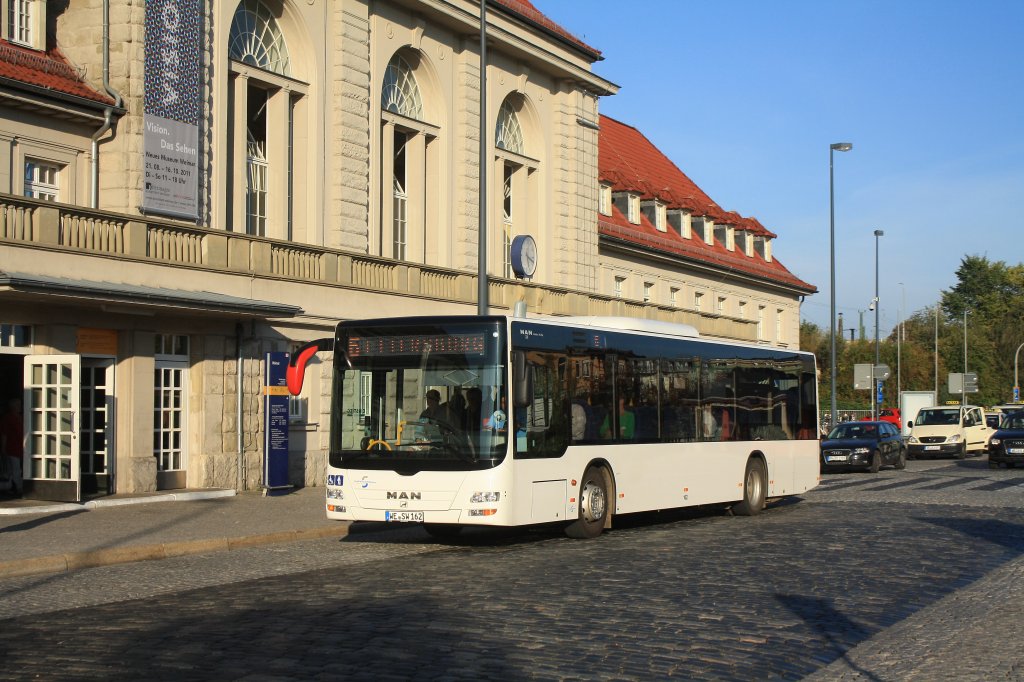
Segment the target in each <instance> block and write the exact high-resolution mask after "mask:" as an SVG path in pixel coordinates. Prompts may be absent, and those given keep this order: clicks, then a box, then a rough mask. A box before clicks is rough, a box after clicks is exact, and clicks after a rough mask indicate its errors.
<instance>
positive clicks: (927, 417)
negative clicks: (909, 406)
mask: <svg viewBox="0 0 1024 682" xmlns="http://www.w3.org/2000/svg"><path fill="white" fill-rule="evenodd" d="M914 423H915V424H917V425H918V426H951V425H956V424H959V423H960V410H958V409H953V410H921V411H920V412H918V413H917V421H915V422H914Z"/></svg>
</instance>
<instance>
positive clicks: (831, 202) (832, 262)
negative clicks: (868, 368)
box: [828, 145, 838, 426]
mask: <svg viewBox="0 0 1024 682" xmlns="http://www.w3.org/2000/svg"><path fill="white" fill-rule="evenodd" d="M835 148H836V147H835V145H830V146H829V148H828V212H829V218H828V238H829V241H828V244H829V278H830V281H829V296H830V297H831V298H830V301H831V305H830V307H829V318H828V337H829V343H830V345H831V352H830V353H829V367H830V374H829V377H830V384H829V385H830V388H831V392H832V403H831V411H830V412H829V413H828V414H829V420H830V422H831V425H832V426H835V425H836V424H837V423H838V422H837V421H836V194H835V181H834V176H833V172H832V157H833V156H834V155H835Z"/></svg>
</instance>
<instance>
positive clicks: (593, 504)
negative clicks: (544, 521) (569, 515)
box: [565, 467, 608, 538]
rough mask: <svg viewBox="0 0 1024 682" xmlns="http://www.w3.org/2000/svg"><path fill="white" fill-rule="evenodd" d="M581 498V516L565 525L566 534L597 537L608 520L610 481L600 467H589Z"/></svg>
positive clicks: (584, 475) (574, 536) (584, 479)
mask: <svg viewBox="0 0 1024 682" xmlns="http://www.w3.org/2000/svg"><path fill="white" fill-rule="evenodd" d="M579 500H580V514H579V518H577V519H576V520H575V521H573V522H572V523H570V524H569V525H568V526H566V527H565V534H566V535H568V536H569V537H571V538H596V537H597V536H598V535H600V534H601V531H603V530H604V527H605V523H606V522H607V520H608V483H607V481H605V478H604V472H603V471H602V470H601V469H600V468H599V467H587V470H586V472H585V473H584V474H583V481H582V482H581V484H580V498H579Z"/></svg>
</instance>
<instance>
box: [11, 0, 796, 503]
mask: <svg viewBox="0 0 1024 682" xmlns="http://www.w3.org/2000/svg"><path fill="white" fill-rule="evenodd" d="M0 3H2V5H3V6H2V7H0V10H2V11H0V17H2V24H0V30H2V33H0V36H2V37H0V102H2V106H0V394H2V396H0V397H3V398H5V399H6V398H10V397H18V396H23V397H24V399H25V403H26V415H27V418H26V419H27V421H26V425H27V427H28V428H27V431H28V433H27V442H29V443H30V445H31V446H32V454H27V455H26V460H25V465H26V475H27V480H26V486H25V494H26V495H29V496H33V497H39V498H45V499H68V500H73V499H81V498H82V497H83V496H89V495H97V494H100V495H102V494H109V493H114V492H116V493H140V492H146V491H151V490H157V489H177V488H207V487H222V488H235V489H238V490H251V489H258V488H259V487H260V486H261V485H262V483H263V478H262V476H263V470H262V455H263V434H264V425H263V423H262V420H263V416H262V415H263V409H262V396H263V393H264V390H263V388H264V386H263V384H264V370H265V367H264V358H265V354H266V353H267V352H271V351H289V350H291V349H293V348H295V347H296V346H297V345H299V344H301V343H304V342H306V341H308V340H310V339H314V338H318V337H322V336H325V335H329V334H330V330H331V329H332V328H333V326H334V324H336V323H337V321H338V320H341V319H352V318H357V317H366V316H374V317H397V316H402V315H410V314H474V313H475V311H476V308H477V300H476V292H477V288H478V279H477V269H478V268H477V261H478V253H479V244H480V242H479V239H478V235H479V225H480V224H481V220H480V210H481V206H483V209H482V210H483V211H484V212H485V220H484V221H483V222H484V223H485V224H486V225H487V239H486V242H487V244H488V249H487V254H488V255H487V269H488V291H489V307H490V310H491V311H493V312H496V313H502V312H508V311H510V310H511V308H512V307H513V306H514V304H515V303H516V302H517V301H521V300H522V301H526V302H527V304H528V305H529V307H530V309H531V310H533V311H537V312H542V313H547V314H554V315H572V314H615V315H633V316H641V317H648V318H651V319H662V320H674V321H680V322H688V323H693V324H695V325H696V326H697V327H698V328H699V329H701V330H702V332H703V333H706V334H709V335H714V336H720V337H725V338H737V339H744V340H755V339H757V338H758V337H757V334H756V331H755V330H754V327H753V325H752V323H751V321H750V320H745V319H743V318H742V317H740V316H739V315H736V314H727V313H724V312H722V311H714V310H709V311H700V310H695V309H693V307H692V306H691V305H687V304H686V303H685V302H683V301H682V300H677V301H675V302H674V303H672V302H670V301H668V300H667V299H666V300H651V299H648V300H644V298H643V297H642V296H638V295H635V294H633V293H632V292H630V293H625V294H624V292H622V291H617V290H615V287H614V280H613V279H609V273H610V272H611V271H612V270H615V269H616V268H618V269H622V268H623V267H625V264H626V263H627V262H635V263H637V264H638V265H637V267H641V268H642V269H643V271H644V272H645V273H648V274H647V275H645V276H647V277H654V278H661V279H659V280H658V281H661V280H662V279H663V280H664V281H666V282H667V281H669V280H670V279H671V280H672V281H676V280H679V281H686V280H687V279H688V278H692V277H694V276H696V274H695V273H697V272H698V270H699V271H700V272H707V271H708V268H709V267H710V268H712V269H713V268H714V267H715V263H714V262H713V261H708V262H707V263H705V264H704V265H702V266H701V267H700V268H696V269H695V267H694V263H696V262H697V261H699V260H700V259H699V258H698V259H697V260H696V261H694V260H690V261H685V260H681V259H678V258H674V257H673V255H672V254H671V252H669V251H664V250H659V249H658V248H655V249H653V250H652V249H627V250H624V249H623V244H624V243H626V242H624V241H623V240H617V239H616V238H615V236H614V235H612V234H611V232H610V231H609V229H607V228H602V227H600V225H601V224H602V219H601V216H600V212H599V202H600V200H601V196H600V195H601V192H602V191H603V190H602V187H603V186H602V184H601V182H600V181H599V179H600V176H601V170H600V168H599V162H600V155H599V153H598V150H599V146H600V144H601V143H602V142H601V137H602V132H601V131H602V130H603V129H604V123H603V122H602V119H601V117H600V116H599V113H598V102H599V98H600V97H602V96H609V95H613V94H614V93H615V92H616V91H617V86H616V85H615V84H613V83H610V82H608V81H607V80H605V79H604V78H602V77H601V76H600V75H598V74H597V73H595V72H594V70H593V67H594V65H595V64H596V63H599V62H600V60H601V59H602V55H601V53H600V52H599V51H598V50H597V49H595V48H593V47H591V46H589V45H587V44H585V43H584V42H582V41H580V40H579V39H578V38H576V37H574V36H573V35H572V34H571V33H569V32H568V31H566V30H565V28H563V27H561V26H558V25H557V24H554V23H553V22H551V21H550V20H549V19H548V18H547V17H545V16H544V15H543V14H542V13H541V12H540V11H538V9H537V8H536V7H535V6H534V5H533V4H531V3H530V2H528V1H527V0H488V2H487V5H486V20H487V22H486V33H487V51H486V83H487V89H486V97H485V98H483V99H481V96H480V93H481V87H480V84H481V80H482V79H481V73H480V65H481V50H480V18H481V14H482V7H481V3H480V2H479V0H394V1H392V2H382V1H379V0H330V1H328V0H298V1H294V0H241V2H236V1H235V0H231V1H230V2H221V1H219V0H214V1H212V2H201V1H200V0H151V1H150V2H135V1H133V0H64V1H62V2H44V1H42V0H0ZM161 78H162V79H163V80H161ZM189 78H194V80H188V79H189ZM179 110H181V112H183V113H173V112H178V111H179ZM167 112H172V113H170V114H168V113H167ZM481 113H484V114H485V115H484V117H483V120H484V124H483V125H482V126H481ZM175 116H178V118H174V117H175ZM167 121H170V123H167ZM168 129H169V130H170V133H166V135H165V132H162V131H166V130H168ZM481 130H483V134H482V135H481ZM179 134H180V135H181V136H182V137H176V135H179ZM190 136H194V137H190ZM481 138H483V145H484V150H485V153H484V154H483V155H481V144H480V143H481ZM192 139H194V140H195V142H194V143H192V142H189V141H188V140H192ZM181 140H185V142H181ZM153 145H167V148H168V153H167V154H166V155H164V154H163V153H162V151H157V152H154V151H152V150H153V149H156V147H153ZM175 148H177V149H175ZM160 149H163V147H160ZM481 157H483V158H484V159H485V161H484V164H485V165H484V166H483V168H482V167H481V161H480V160H481ZM481 170H483V171H484V175H485V177H486V190H485V192H484V195H485V200H484V201H483V202H481V201H480V195H481V192H480V177H481ZM168 206H170V208H168ZM620 227H621V228H622V229H623V230H625V231H628V230H629V229H631V228H629V227H628V226H620ZM523 234H530V235H532V236H533V237H534V238H535V239H536V240H537V243H538V245H539V247H540V253H541V262H540V265H539V267H538V271H537V275H536V276H535V278H533V279H532V280H520V279H516V278H515V277H514V276H513V274H512V272H511V269H510V263H509V260H510V256H509V244H510V242H511V239H512V238H513V237H515V236H517V235H523ZM772 236H774V235H772ZM626 241H628V240H626ZM635 241H636V240H634V242H635ZM634 246H635V244H634ZM731 272H732V271H731V270H730V269H729V268H720V269H719V271H718V273H717V274H716V275H715V277H713V278H711V279H715V278H717V280H718V281H723V282H727V283H728V286H730V287H733V288H735V289H743V288H744V287H751V286H752V287H755V288H759V289H761V290H764V291H767V292H770V295H771V296H774V297H776V298H777V299H778V300H779V301H780V305H783V304H784V307H785V308H786V309H787V310H789V311H792V313H793V315H794V318H793V319H796V318H798V316H799V300H800V297H801V296H802V295H804V294H806V293H811V292H812V291H813V287H811V286H810V285H807V284H805V283H802V282H800V281H799V280H798V279H796V278H794V277H792V275H789V273H788V271H785V269H784V268H782V269H781V270H778V269H776V270H774V271H770V270H766V271H764V272H760V273H755V275H753V276H752V278H743V277H740V278H736V277H733V276H731V275H730V273H731ZM787 276H788V278H787ZM709 281H711V280H710V279H709ZM709 286H710V285H709ZM762 340H763V341H764V342H765V343H769V344H777V345H789V346H792V347H795V346H796V345H797V336H796V334H795V332H794V331H793V330H792V329H787V331H786V332H785V335H783V336H779V337H778V338H768V337H766V338H764V339H762ZM322 360H323V362H322V363H320V364H318V365H315V366H314V367H313V370H312V374H311V375H310V377H309V378H308V379H307V382H306V388H305V389H304V392H303V395H302V396H300V397H299V398H298V399H295V400H293V401H292V406H291V414H290V417H291V420H290V430H289V433H290V446H289V447H290V451H291V455H292V456H291V458H290V479H291V481H290V482H291V483H292V484H294V485H317V484H319V483H320V482H321V481H322V477H323V473H324V466H325V464H324V462H325V452H326V447H327V433H326V428H327V419H326V415H327V411H328V409H329V395H328V394H327V392H328V391H329V387H328V385H327V382H326V381H322V380H321V376H320V372H321V370H322V369H323V368H324V367H326V366H327V364H328V363H329V358H326V357H325V358H322ZM40 396H41V397H40ZM50 397H52V401H53V402H52V403H51V402H47V400H49V399H50Z"/></svg>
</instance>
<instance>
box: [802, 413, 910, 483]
mask: <svg viewBox="0 0 1024 682" xmlns="http://www.w3.org/2000/svg"><path fill="white" fill-rule="evenodd" d="M885 464H892V465H893V466H895V467H896V468H897V469H903V468H905V467H906V466H907V452H906V449H905V448H904V446H903V437H902V436H901V435H900V431H899V429H897V428H896V426H895V425H893V424H890V423H889V422H846V423H845V424H840V425H838V426H836V427H835V428H834V429H832V431H830V432H829V434H828V436H826V437H825V439H824V440H822V441H821V470H822V471H823V472H825V471H832V470H835V469H863V470H865V471H870V472H871V473H873V474H874V473H877V472H878V470H879V469H880V468H881V467H882V466H883V465H885Z"/></svg>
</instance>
